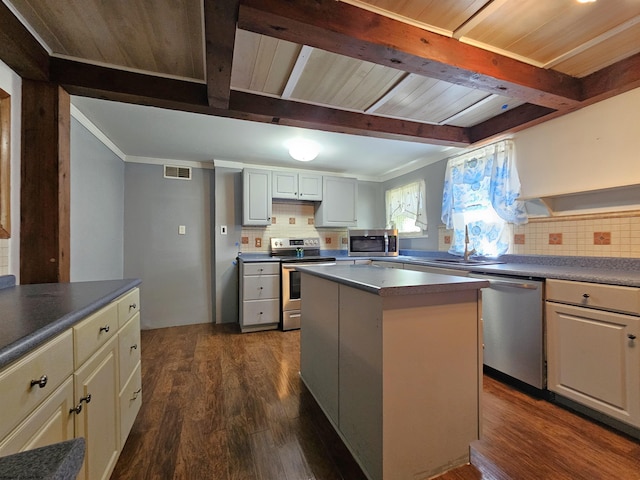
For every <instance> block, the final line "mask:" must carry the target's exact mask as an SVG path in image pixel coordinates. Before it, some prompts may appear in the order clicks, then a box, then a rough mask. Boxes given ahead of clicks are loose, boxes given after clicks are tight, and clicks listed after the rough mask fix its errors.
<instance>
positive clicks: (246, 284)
mask: <svg viewBox="0 0 640 480" xmlns="http://www.w3.org/2000/svg"><path fill="white" fill-rule="evenodd" d="M242 294H243V299H244V300H266V299H270V298H278V297H279V296H280V277H279V276H276V275H266V276H264V277H245V278H244V281H243V283H242Z"/></svg>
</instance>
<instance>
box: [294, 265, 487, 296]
mask: <svg viewBox="0 0 640 480" xmlns="http://www.w3.org/2000/svg"><path fill="white" fill-rule="evenodd" d="M296 270H299V271H300V272H303V273H308V274H310V275H315V276H317V277H321V278H325V279H328V280H332V281H334V282H337V283H340V284H343V285H347V286H350V287H354V288H357V289H359V290H364V291H366V292H369V293H374V294H376V295H379V296H381V297H391V296H402V295H421V294H426V293H442V292H454V291H462V290H478V289H480V288H485V287H488V286H489V282H488V281H486V280H478V279H471V278H467V277H458V276H453V275H441V274H435V273H427V272H417V271H414V270H400V269H395V268H380V267H375V266H371V265H340V264H338V265H331V266H304V267H303V266H300V267H296Z"/></svg>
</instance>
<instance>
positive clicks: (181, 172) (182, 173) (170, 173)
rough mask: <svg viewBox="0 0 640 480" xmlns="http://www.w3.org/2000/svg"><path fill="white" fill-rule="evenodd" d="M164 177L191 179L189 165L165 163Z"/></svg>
mask: <svg viewBox="0 0 640 480" xmlns="http://www.w3.org/2000/svg"><path fill="white" fill-rule="evenodd" d="M164 178H179V179H182V180H191V167H176V166H174V165H165V166H164Z"/></svg>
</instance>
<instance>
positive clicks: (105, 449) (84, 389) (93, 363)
mask: <svg viewBox="0 0 640 480" xmlns="http://www.w3.org/2000/svg"><path fill="white" fill-rule="evenodd" d="M117 345H118V344H117V338H116V337H114V338H112V339H111V340H109V342H108V343H107V344H105V345H104V346H103V347H102V348H101V349H100V350H99V351H98V352H96V354H95V355H93V356H92V357H91V358H90V359H89V360H87V362H86V363H85V364H84V365H82V367H80V369H78V370H77V371H76V373H75V375H74V377H75V378H74V379H75V399H74V400H75V404H76V405H81V406H82V409H81V411H80V412H79V413H75V431H76V437H84V439H85V441H86V443H87V452H86V455H85V464H84V473H85V476H84V477H82V476H80V477H79V478H84V479H86V480H100V479H108V478H109V476H110V475H111V472H112V470H113V467H114V466H115V464H116V461H117V459H118V453H119V447H120V442H119V422H120V418H119V408H118V402H119V399H118V382H117V376H118V374H117V370H116V369H117V359H116V357H117ZM88 395H91V400H90V401H88V402H87V401H86V400H83V399H86V398H87V396H88Z"/></svg>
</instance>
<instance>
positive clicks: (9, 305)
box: [0, 279, 140, 368]
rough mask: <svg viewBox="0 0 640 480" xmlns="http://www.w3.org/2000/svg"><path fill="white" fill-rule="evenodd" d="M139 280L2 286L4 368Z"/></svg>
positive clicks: (0, 362)
mask: <svg viewBox="0 0 640 480" xmlns="http://www.w3.org/2000/svg"><path fill="white" fill-rule="evenodd" d="M139 284H140V280H138V279H125V280H104V281H95V282H74V283H44V284H34V285H17V286H7V287H6V288H2V289H0V368H2V367H3V366H5V365H7V364H9V363H10V362H12V361H14V360H16V359H18V358H19V357H21V356H22V355H24V354H25V353H27V352H29V351H30V350H32V349H33V348H35V347H37V346H38V345H41V344H43V343H44V342H46V341H47V340H49V339H51V338H53V337H54V336H56V335H57V334H59V333H61V332H63V331H64V330H66V329H68V328H70V327H72V326H73V325H74V324H76V323H78V322H79V321H80V320H82V319H83V318H85V317H87V316H88V315H90V314H91V313H93V312H95V311H97V310H99V309H100V308H102V307H104V306H105V305H107V304H108V303H110V302H111V301H113V300H115V299H116V298H118V297H119V296H120V295H122V294H123V293H125V292H127V291H128V290H130V289H132V288H134V287H136V286H137V285H139Z"/></svg>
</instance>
